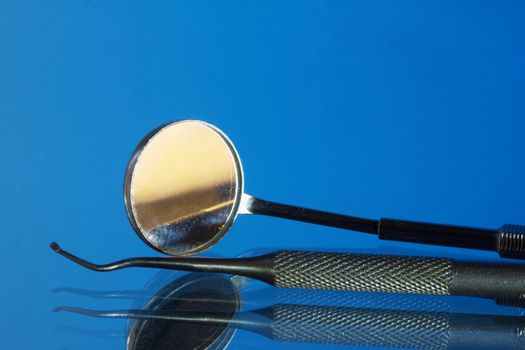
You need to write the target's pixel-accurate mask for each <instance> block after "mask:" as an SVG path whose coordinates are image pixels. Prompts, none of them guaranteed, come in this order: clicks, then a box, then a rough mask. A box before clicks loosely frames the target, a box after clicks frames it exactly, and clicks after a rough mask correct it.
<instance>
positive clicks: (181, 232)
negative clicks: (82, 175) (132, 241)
mask: <svg viewBox="0 0 525 350" xmlns="http://www.w3.org/2000/svg"><path fill="white" fill-rule="evenodd" d="M241 195H242V168H241V164H240V161H239V158H238V156H237V153H236V151H235V149H234V147H233V145H232V144H231V142H230V141H229V140H228V138H227V137H226V136H225V135H224V134H223V133H222V132H221V131H220V130H218V129H216V128H215V127H213V126H211V125H209V124H206V123H204V122H200V121H195V120H183V121H177V122H174V123H171V124H169V125H167V126H164V127H162V128H160V129H159V130H158V131H157V132H155V133H153V134H150V135H148V136H147V137H146V138H145V139H144V140H143V141H142V143H141V144H140V145H139V146H138V148H137V150H136V151H135V154H134V155H133V157H132V159H131V161H130V165H129V166H128V171H127V173H126V188H125V200H126V209H127V211H128V216H129V217H130V221H131V222H132V224H133V226H134V228H135V230H136V231H137V232H138V233H139V235H140V236H141V238H142V239H144V240H145V241H146V242H147V243H148V244H150V245H151V246H153V247H154V248H156V249H157V250H159V251H161V252H163V253H166V254H171V255H186V254H194V253H198V252H200V251H202V250H205V249H207V248H209V247H210V246H211V245H213V244H214V243H215V242H216V241H218V240H219V239H220V238H221V237H222V236H223V235H224V233H225V232H226V231H227V230H228V228H229V227H230V226H231V224H232V222H233V220H234V219H235V216H236V213H237V208H238V205H239V201H240V198H241Z"/></svg>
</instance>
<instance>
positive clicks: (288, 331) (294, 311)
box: [272, 305, 450, 350]
mask: <svg viewBox="0 0 525 350" xmlns="http://www.w3.org/2000/svg"><path fill="white" fill-rule="evenodd" d="M449 322H450V320H449V315H448V314H446V313H425V312H414V311H393V310H374V309H349V308H342V307H322V306H310V305H275V306H274V322H273V325H272V336H273V338H274V339H276V340H280V341H288V342H301V343H315V344H339V345H354V346H381V347H388V348H403V349H424V350H444V349H447V344H448V342H449V336H450V334H449Z"/></svg>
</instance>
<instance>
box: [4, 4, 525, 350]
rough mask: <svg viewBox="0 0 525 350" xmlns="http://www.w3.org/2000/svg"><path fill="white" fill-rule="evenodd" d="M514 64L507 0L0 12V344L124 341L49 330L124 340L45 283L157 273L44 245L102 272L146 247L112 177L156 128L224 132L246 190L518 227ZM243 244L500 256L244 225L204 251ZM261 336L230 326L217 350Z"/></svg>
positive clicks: (521, 48) (322, 205)
mask: <svg viewBox="0 0 525 350" xmlns="http://www.w3.org/2000/svg"><path fill="white" fill-rule="evenodd" d="M524 62H525V3H523V2H520V1H511V0H504V1H500V0H498V1H496V0H493V1H489V0H483V1H467V0H463V1H457V0H454V1H452V0H450V1H437V0H435V1H434V0H428V1H415V0H414V1H408V0H407V1H397V0H395V1H391V0H389V1H386V0H385V1H370V0H366V1H365V0H363V1H286V2H283V1H252V2H244V1H226V2H216V1H151V2H139V1H116V0H112V1H64V0H55V1H32V2H31V1H14V0H4V1H1V2H0V121H1V124H0V125H1V130H2V131H3V135H2V141H1V142H2V147H0V152H1V154H0V155H1V159H2V163H3V166H2V172H1V173H0V180H1V183H2V185H3V187H2V198H1V200H0V210H1V219H2V229H1V231H2V234H0V244H1V247H2V249H1V250H0V266H2V267H1V270H2V287H1V288H0V297H1V300H2V302H3V307H2V314H1V315H2V316H1V317H0V332H1V337H2V344H3V345H4V346H5V347H8V348H12V349H36V348H39V349H43V348H49V349H94V348H96V349H118V348H124V338H123V336H120V337H119V336H116V337H93V336H86V335H79V334H77V333H75V332H71V331H67V330H64V329H63V328H62V327H65V326H75V327H79V328H85V329H93V330H103V331H108V330H114V329H115V330H117V331H120V332H124V331H125V327H126V322H125V321H113V320H93V319H87V318H82V317H79V316H75V315H68V314H55V313H51V308H52V307H53V306H55V305H59V304H71V305H78V306H89V307H93V308H97V307H98V308H104V307H105V308H118V307H119V305H118V304H116V302H114V303H111V302H108V301H105V302H104V303H103V302H102V301H96V300H90V299H89V300H88V299H86V298H82V297H78V296H72V295H67V294H64V293H60V294H59V293H52V289H53V288H55V287H60V286H71V287H78V288H93V289H100V290H111V289H134V290H140V289H141V288H142V286H144V284H145V283H146V281H148V280H149V279H150V278H151V276H153V275H154V274H155V272H154V271H147V270H128V271H120V272H115V273H112V274H97V273H94V272H90V271H87V270H83V269H81V268H80V267H78V266H75V265H73V264H71V263H69V262H67V261H66V260H64V259H63V258H61V257H59V256H57V255H56V254H54V253H53V252H52V251H51V250H50V249H49V248H48V244H49V242H50V241H52V240H56V241H57V242H59V243H60V244H62V245H63V246H64V248H67V249H70V250H71V251H73V252H75V253H78V254H79V255H80V256H84V257H86V258H89V259H93V260H94V261H100V262H104V261H109V260H113V259H116V258H123V257H128V256H135V255H157V254H156V252H154V251H152V250H151V249H150V248H148V247H147V246H146V245H145V244H143V243H142V241H141V240H140V239H139V238H138V237H137V236H136V235H135V234H134V233H133V231H132V229H131V227H130V225H129V224H128V221H127V218H126V215H125V212H124V207H123V199H122V182H123V175H124V170H125V167H126V163H127V161H128V157H129V156H130V155H131V152H132V151H133V149H134V147H135V145H136V144H137V142H138V141H139V140H140V139H141V138H142V136H143V135H144V134H146V133H147V132H148V131H149V130H150V129H152V128H154V127H156V126H157V125H159V124H161V123H163V122H165V121H167V120H171V119H178V118H185V117H191V118H196V119H202V120H205V121H208V122H211V123H213V124H215V125H217V126H218V127H219V128H221V129H222V130H223V131H225V132H226V133H227V134H228V135H229V137H230V138H231V139H232V140H233V142H234V144H235V145H236V147H237V149H238V151H239V153H240V155H241V158H242V161H243V166H244V171H245V179H246V186H245V190H246V192H247V193H249V194H252V195H254V196H259V197H262V198H266V199H269V200H275V201H281V202H285V203H291V204H299V205H304V206H307V207H314V208H318V209H325V210H331V211H335V212H342V213H349V214H353V215H358V216H365V217H371V218H379V217H380V216H385V217H398V218H406V219H413V220H425V221H430V222H443V223H451V224H464V225H471V226H480V227H489V228H496V227H499V226H500V225H501V224H503V223H507V222H508V223H525V216H524V213H525V201H524V200H523V199H524V198H525V183H524V170H525V166H524V157H523V151H524V149H525V147H524V142H523V135H524V131H525V118H524V117H525V114H524V112H525V98H524V96H525V86H524V82H525V64H524ZM259 247H264V248H310V249H330V250H348V251H350V250H353V251H371V252H384V253H401V254H403V253H404V254H419V255H439V256H450V257H455V258H462V259H485V260H497V259H498V258H497V257H496V255H495V254H493V253H490V252H475V251H467V250H460V249H449V248H447V249H445V248H440V247H425V246H422V245H403V244H396V243H393V242H384V241H383V242H381V241H379V240H377V239H376V238H375V237H373V236H367V235H363V234H357V233H356V234H354V233H351V232H344V231H341V230H337V229H330V228H324V227H318V226H315V225H308V224H302V223H297V222H287V221H285V220H280V219H274V218H266V217H255V216H252V217H246V216H241V217H239V218H238V219H237V222H236V223H235V225H234V226H233V227H232V229H231V231H230V232H228V234H227V235H226V237H225V238H224V239H223V240H222V241H221V242H220V243H219V244H218V245H217V246H215V247H214V248H213V249H212V250H211V252H210V254H211V255H222V256H236V255H238V254H241V253H243V252H245V251H248V250H250V249H252V248H259ZM481 304H483V305H486V307H487V308H489V309H490V308H491V306H490V305H489V304H488V303H481V302H480V305H481ZM122 305H124V306H122ZM122 305H121V306H122V307H125V305H128V306H129V302H128V304H126V303H124V304H122ZM487 310H488V309H487ZM482 311H483V310H482ZM117 333H118V332H117ZM250 344H251V345H250ZM268 344H269V342H268V341H267V340H265V339H264V338H261V337H259V336H256V335H253V334H250V333H248V332H239V333H238V334H237V337H236V338H235V339H234V341H233V343H232V344H231V346H232V348H249V347H252V348H255V347H256V346H259V347H260V348H267V346H268ZM272 346H275V347H284V348H295V347H296V348H300V346H294V345H286V344H284V345H283V344H272Z"/></svg>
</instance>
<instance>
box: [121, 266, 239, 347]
mask: <svg viewBox="0 0 525 350" xmlns="http://www.w3.org/2000/svg"><path fill="white" fill-rule="evenodd" d="M187 277H189V278H182V279H177V280H175V281H174V282H172V283H170V284H168V285H167V286H166V287H164V288H163V289H161V291H160V292H159V293H157V294H156V295H155V296H154V297H153V298H152V299H151V300H150V301H148V302H147V303H146V305H145V309H146V310H148V311H153V315H155V314H156V315H162V316H163V317H162V318H145V319H137V320H136V321H134V322H133V323H132V326H131V328H130V331H129V335H128V340H127V349H128V350H153V349H166V350H167V349H221V348H225V347H226V345H227V344H228V342H229V341H230V339H231V337H232V336H233V333H234V328H232V327H230V326H229V322H230V321H231V320H232V318H233V317H234V315H235V312H236V311H237V310H238V309H239V299H238V291H237V288H236V286H235V285H233V284H232V283H231V282H230V280H229V279H226V278H217V277H213V276H207V275H204V276H192V275H189V276H187ZM184 314H186V315H187V316H188V317H189V318H191V315H206V314H211V315H216V316H217V317H218V318H221V319H223V320H224V322H223V323H220V324H214V323H207V322H191V321H190V322H187V321H185V320H183V319H180V320H179V321H176V320H173V319H170V318H172V317H175V318H176V317H177V316H179V317H181V316H182V315H184Z"/></svg>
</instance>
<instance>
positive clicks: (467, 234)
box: [377, 219, 525, 259]
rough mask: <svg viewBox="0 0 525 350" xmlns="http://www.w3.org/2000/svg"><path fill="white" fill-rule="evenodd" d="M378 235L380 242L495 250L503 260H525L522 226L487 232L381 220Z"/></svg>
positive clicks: (503, 227) (524, 230)
mask: <svg viewBox="0 0 525 350" xmlns="http://www.w3.org/2000/svg"><path fill="white" fill-rule="evenodd" d="M377 233H378V236H379V238H380V239H387V240H394V241H404V242H413V243H427V244H435V245H444V246H451V247H462V248H472V249H482V250H492V251H497V252H498V253H499V255H500V256H501V257H505V258H514V259H525V226H520V225H503V226H502V227H501V229H499V230H487V229H479V228H470V227H462V226H452V225H439V224H428V223H423V222H415V221H406V220H396V219H381V220H380V221H379V226H378V230H377Z"/></svg>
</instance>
